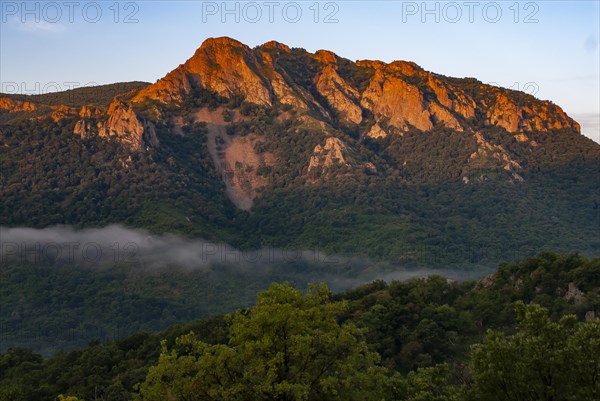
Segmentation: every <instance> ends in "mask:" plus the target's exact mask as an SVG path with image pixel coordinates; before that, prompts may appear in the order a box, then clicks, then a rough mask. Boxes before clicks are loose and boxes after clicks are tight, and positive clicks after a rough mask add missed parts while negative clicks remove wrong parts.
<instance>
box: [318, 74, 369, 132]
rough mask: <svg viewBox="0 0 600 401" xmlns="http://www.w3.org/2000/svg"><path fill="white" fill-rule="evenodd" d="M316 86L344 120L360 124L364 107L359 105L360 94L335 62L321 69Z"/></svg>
mask: <svg viewBox="0 0 600 401" xmlns="http://www.w3.org/2000/svg"><path fill="white" fill-rule="evenodd" d="M316 87H317V90H318V91H319V93H320V94H321V95H322V96H323V97H324V98H325V99H327V101H328V102H329V104H330V105H331V107H333V108H334V109H335V110H336V111H337V112H338V113H339V115H340V117H341V120H342V121H344V122H346V123H353V124H360V122H361V121H362V109H361V108H360V107H359V106H358V105H357V103H358V99H359V97H360V94H359V93H358V91H357V90H356V89H354V88H352V87H351V86H350V85H349V84H348V83H347V82H346V81H344V79H342V77H340V76H339V75H338V73H337V72H336V66H335V64H328V65H327V66H325V68H323V69H322V70H321V73H320V74H319V75H318V76H317V78H316Z"/></svg>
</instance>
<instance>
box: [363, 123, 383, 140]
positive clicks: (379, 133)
mask: <svg viewBox="0 0 600 401" xmlns="http://www.w3.org/2000/svg"><path fill="white" fill-rule="evenodd" d="M367 136H368V137H369V138H374V139H377V138H385V137H387V136H388V134H387V132H385V131H384V130H383V128H381V126H380V125H379V124H373V126H372V127H371V129H369V131H368V132H367Z"/></svg>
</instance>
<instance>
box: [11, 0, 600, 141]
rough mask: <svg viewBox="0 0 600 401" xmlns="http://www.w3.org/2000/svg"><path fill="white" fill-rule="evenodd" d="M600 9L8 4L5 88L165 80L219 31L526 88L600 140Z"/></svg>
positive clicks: (562, 4) (464, 4)
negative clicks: (560, 110) (402, 62)
mask: <svg viewBox="0 0 600 401" xmlns="http://www.w3.org/2000/svg"><path fill="white" fill-rule="evenodd" d="M317 10H318V13H317ZM298 11H300V13H299V12H298ZM599 12H600V11H599V2H598V1H579V2H578V1H535V2H527V1H520V2H517V1H507V2H506V1H505V2H503V1H497V2H490V1H473V2H469V1H455V2H431V1H430V2H422V1H415V2H412V1H335V2H327V1H321V2H317V1H312V0H311V1H296V2H291V1H268V0H267V1H256V2H246V1H244V2H234V1H229V2H226V3H224V2H222V1H218V2H211V1H208V2H207V1H170V2H162V1H130V2H127V1H124V2H118V3H117V2H114V1H107V2H101V1H98V2H90V1H81V2H79V1H75V2H61V1H56V2H48V1H41V2H35V1H33V2H27V3H24V2H22V1H15V2H13V1H4V0H3V1H1V2H0V56H1V57H0V83H1V85H2V86H1V89H0V90H1V91H4V92H14V91H19V92H28V93H30V92H36V91H37V92H39V91H52V90H55V89H54V88H57V87H59V88H62V89H68V88H69V87H73V86H82V85H86V84H89V83H98V84H104V83H112V82H121V81H131V80H143V81H149V82H154V81H156V80H157V79H159V78H161V77H162V76H164V75H165V74H166V73H167V72H168V71H170V70H172V69H173V68H175V67H176V66H177V65H178V64H180V63H183V62H184V61H185V60H186V59H188V58H189V57H190V56H191V55H192V54H193V53H194V51H195V49H196V48H198V47H199V46H200V44H201V43H202V41H203V40H204V39H206V38H207V37H214V36H231V37H233V38H235V39H238V40H240V41H242V42H244V43H246V44H248V45H249V46H256V45H259V44H261V43H264V42H266V41H268V40H277V41H280V42H283V43H286V44H288V45H289V46H291V47H303V48H305V49H307V50H309V51H315V50H318V49H329V50H332V51H334V52H335V53H337V54H338V55H340V56H343V57H346V58H349V59H352V60H356V59H379V60H383V61H392V60H410V61H414V62H416V63H417V64H419V65H421V66H422V67H423V68H425V69H427V70H430V71H434V72H437V73H440V74H444V75H449V76H456V77H476V78H478V79H480V80H481V81H483V82H488V83H492V82H493V83H496V84H498V85H501V86H505V87H512V88H513V89H521V90H525V91H527V92H529V93H532V94H535V95H536V96H537V97H539V98H541V99H547V100H551V101H553V102H554V103H556V104H558V105H560V106H561V107H563V108H564V109H565V110H566V111H567V113H569V114H570V115H572V116H573V117H574V118H575V119H576V120H578V121H580V122H581V123H582V125H583V127H584V129H583V131H584V134H586V135H588V136H590V137H592V138H593V139H595V140H596V141H597V142H600V133H599V131H598V119H599V118H600V111H599V110H600V103H599V99H600V89H599V88H600V80H599V70H600V65H599V59H600V56H599V54H600V53H599V47H598V42H599V30H600V28H599V19H600V16H599ZM236 20H237V21H236Z"/></svg>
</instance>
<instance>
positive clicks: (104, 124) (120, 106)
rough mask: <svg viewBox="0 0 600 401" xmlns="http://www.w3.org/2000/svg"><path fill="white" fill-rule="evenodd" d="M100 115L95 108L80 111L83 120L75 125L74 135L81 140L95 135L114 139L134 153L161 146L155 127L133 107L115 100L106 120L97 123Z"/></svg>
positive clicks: (86, 107) (85, 108) (83, 108)
mask: <svg viewBox="0 0 600 401" xmlns="http://www.w3.org/2000/svg"><path fill="white" fill-rule="evenodd" d="M100 115H101V114H100V111H99V110H98V109H96V108H94V107H88V106H84V107H82V109H81V110H80V111H79V116H80V117H82V118H81V119H80V120H78V121H77V122H76V123H75V127H74V129H73V132H74V134H76V135H79V136H80V137H81V138H86V137H88V136H90V135H92V134H94V133H97V135H98V136H100V137H114V138H116V139H117V140H118V141H119V142H121V143H122V144H123V145H124V146H126V147H128V148H129V149H130V150H133V151H140V150H143V149H144V147H145V146H154V147H157V146H159V142H158V137H157V136H156V129H155V127H154V125H153V124H152V123H151V122H149V121H147V120H146V119H145V118H143V117H140V116H138V115H136V113H135V112H134V111H133V109H132V107H131V105H128V104H125V103H123V102H121V101H119V100H117V99H115V100H114V101H113V102H112V103H111V104H110V106H109V108H108V111H107V112H106V118H105V119H101V120H100V121H97V120H96V119H97V118H98V117H99V116H100Z"/></svg>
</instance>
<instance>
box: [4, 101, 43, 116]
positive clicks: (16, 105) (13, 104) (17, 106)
mask: <svg viewBox="0 0 600 401" xmlns="http://www.w3.org/2000/svg"><path fill="white" fill-rule="evenodd" d="M36 108H37V107H36V105H35V104H33V103H31V102H28V101H23V100H15V99H10V98H7V97H0V109H4V110H7V111H8V112H9V113H14V112H17V111H34V110H35V109H36Z"/></svg>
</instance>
